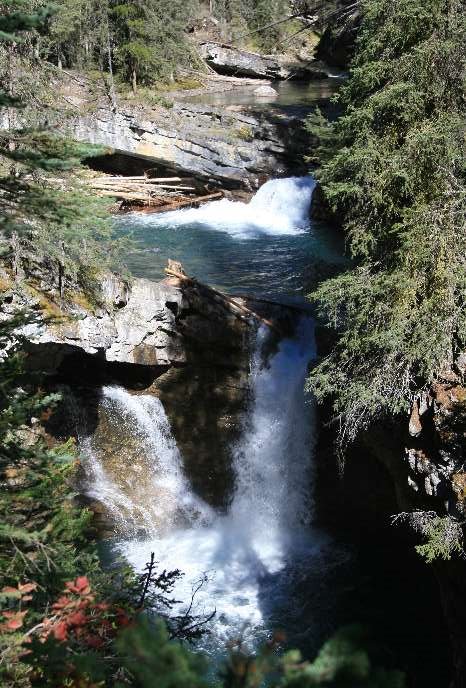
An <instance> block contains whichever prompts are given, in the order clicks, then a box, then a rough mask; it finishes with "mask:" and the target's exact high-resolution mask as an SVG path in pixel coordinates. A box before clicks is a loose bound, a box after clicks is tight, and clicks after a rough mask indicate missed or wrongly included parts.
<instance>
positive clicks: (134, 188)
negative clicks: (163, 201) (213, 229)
mask: <svg viewBox="0 0 466 688" xmlns="http://www.w3.org/2000/svg"><path fill="white" fill-rule="evenodd" d="M91 187H92V188H93V189H97V190H100V189H102V190H104V191H106V190H111V189H115V191H119V190H121V191H124V190H131V191H139V190H141V191H142V190H144V191H148V192H150V193H156V192H157V191H158V189H173V190H175V191H180V190H181V191H195V190H196V189H195V188H194V187H193V186H180V185H170V184H121V185H119V184H118V185H117V184H104V183H103V182H98V183H96V184H91Z"/></svg>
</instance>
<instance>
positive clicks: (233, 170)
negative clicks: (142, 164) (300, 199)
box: [66, 102, 307, 189]
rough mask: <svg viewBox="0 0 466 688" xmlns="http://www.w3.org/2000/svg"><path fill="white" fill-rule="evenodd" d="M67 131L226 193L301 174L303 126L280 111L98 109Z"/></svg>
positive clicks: (189, 106) (177, 105) (176, 107)
mask: <svg viewBox="0 0 466 688" xmlns="http://www.w3.org/2000/svg"><path fill="white" fill-rule="evenodd" d="M66 126H67V132H68V133H69V134H71V135H72V136H73V138H76V139H77V140H79V141H87V142H90V143H96V144H101V145H104V146H108V147H111V148H112V149H114V150H115V151H117V152H120V153H126V154H128V155H131V156H135V157H139V158H141V159H143V160H146V161H150V162H153V163H154V165H157V164H159V165H163V166H166V167H168V168H171V169H173V170H174V171H177V172H178V171H181V172H184V173H186V172H188V173H190V174H193V175H195V176H199V177H201V178H204V179H205V180H206V181H207V180H214V181H216V182H219V183H221V184H222V185H223V186H225V187H226V188H241V187H246V188H249V189H254V188H257V187H258V186H259V184H260V178H261V177H262V178H263V177H264V176H266V175H270V174H274V175H277V174H278V175H279V174H286V173H297V172H300V171H303V170H304V163H303V161H302V156H303V151H304V150H305V149H306V145H307V140H306V133H305V131H304V126H303V121H302V119H301V118H300V117H298V116H293V115H287V114H285V113H283V112H280V111H279V110H273V109H271V110H268V111H267V112H265V111H264V112H261V111H253V110H252V109H250V108H249V109H244V108H236V107H233V106H230V107H225V108H217V107H212V106H203V105H196V104H190V103H182V102H178V103H175V104H174V106H173V108H172V109H171V110H170V111H164V112H160V111H155V110H154V111H153V112H152V113H148V112H147V111H142V110H138V109H136V108H125V109H121V110H119V111H118V112H117V113H114V112H112V110H111V109H110V108H109V107H108V106H107V105H101V106H99V107H97V108H96V109H95V111H94V112H92V114H89V115H84V116H82V115H80V116H77V117H75V118H73V119H71V120H70V122H68V123H67V125H66Z"/></svg>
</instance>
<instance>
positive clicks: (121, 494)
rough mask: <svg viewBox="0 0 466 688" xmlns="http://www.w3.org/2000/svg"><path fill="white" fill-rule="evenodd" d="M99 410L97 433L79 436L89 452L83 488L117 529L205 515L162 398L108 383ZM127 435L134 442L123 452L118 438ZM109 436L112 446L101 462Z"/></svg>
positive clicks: (150, 528) (155, 526)
mask: <svg viewBox="0 0 466 688" xmlns="http://www.w3.org/2000/svg"><path fill="white" fill-rule="evenodd" d="M99 415H100V423H99V428H100V433H99V428H98V429H97V431H96V433H94V435H93V436H92V437H90V436H87V437H84V438H83V439H82V441H81V446H82V447H83V449H84V452H85V454H86V455H87V462H86V473H87V489H86V493H87V495H88V496H89V497H90V498H92V499H96V500H97V501H99V502H101V503H102V504H103V505H104V506H105V507H106V508H107V510H108V511H109V513H110V514H111V515H112V517H113V518H114V519H115V520H116V524H117V526H118V527H119V530H120V531H123V532H126V533H128V532H130V533H131V532H132V531H134V530H135V529H136V530H137V529H141V528H143V529H144V530H145V531H146V532H152V533H157V532H160V530H161V529H163V528H165V527H166V526H167V525H169V526H170V527H173V524H174V523H177V522H191V521H192V520H193V519H195V518H196V519H201V520H204V521H205V520H209V518H210V509H209V507H208V506H207V505H206V504H204V503H203V502H202V500H200V499H199V498H197V497H196V496H195V495H194V494H193V493H192V492H191V490H190V489H189V486H188V483H187V480H186V478H185V477H184V474H183V471H182V461H181V456H180V453H179V450H178V447H177V445H176V442H175V440H174V438H173V435H172V432H171V428H170V423H169V421H168V418H167V415H166V413H165V409H164V408H163V405H162V403H161V401H160V399H158V398H157V397H155V396H151V395H135V394H130V393H129V392H128V391H126V390H125V389H123V388H122V387H113V386H106V387H103V388H102V397H101V402H100V409H99ZM102 426H103V427H104V430H103V431H102ZM108 436H109V437H108ZM128 437H129V438H132V441H133V443H134V444H133V447H131V446H128V444H127V442H125V444H124V445H123V447H125V448H126V453H124V451H125V450H124V449H123V455H122V446H120V445H119V443H118V440H119V439H122V440H123V441H124V440H126V438H128ZM108 439H110V441H111V442H112V443H115V445H116V446H115V447H114V449H113V451H112V452H111V453H110V456H107V461H105V454H106V449H107V454H108ZM112 454H113V455H114V459H113V460H112ZM115 455H116V457H115ZM115 458H116V460H115Z"/></svg>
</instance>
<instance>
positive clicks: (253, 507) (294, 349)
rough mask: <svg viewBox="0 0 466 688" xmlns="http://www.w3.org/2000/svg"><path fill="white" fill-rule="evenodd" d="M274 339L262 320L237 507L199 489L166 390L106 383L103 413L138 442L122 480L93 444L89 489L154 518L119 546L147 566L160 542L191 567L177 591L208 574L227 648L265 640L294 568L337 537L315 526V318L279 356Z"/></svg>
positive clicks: (120, 508) (240, 451)
mask: <svg viewBox="0 0 466 688" xmlns="http://www.w3.org/2000/svg"><path fill="white" fill-rule="evenodd" d="M266 344H267V331H266V329H261V330H259V332H258V334H257V343H256V347H255V352H254V354H253V356H252V362H251V401H250V410H249V412H248V414H247V415H246V417H245V419H244V425H243V429H242V433H241V437H240V439H239V441H238V442H237V444H236V446H234V447H232V451H231V455H232V462H233V464H232V465H233V468H234V474H235V485H234V490H233V496H232V499H231V502H230V504H229V507H228V509H227V511H226V513H216V512H214V511H213V510H211V509H209V507H207V506H206V505H205V504H203V503H202V502H201V500H200V499H199V498H197V497H196V496H195V495H194V494H193V492H192V490H191V489H190V487H189V481H188V479H187V477H186V476H185V475H184V473H183V469H182V460H181V457H180V453H179V451H178V449H177V447H176V443H175V440H174V438H173V436H172V434H171V430H170V426H169V423H168V420H167V417H166V414H165V412H164V410H163V406H162V404H161V402H160V400H159V399H157V398H155V397H152V396H149V395H134V394H130V393H128V392H127V391H125V390H123V389H121V388H116V387H105V388H104V389H103V393H102V400H101V407H102V408H101V410H104V411H105V415H106V416H107V417H109V418H110V420H109V421H108V422H111V423H113V425H112V432H115V431H116V432H117V433H118V432H120V433H123V434H126V433H129V434H131V435H132V437H133V438H134V439H135V440H137V446H138V450H137V451H136V452H134V453H133V454H132V455H131V456H128V453H127V451H125V452H124V454H123V455H122V454H121V452H120V456H119V461H120V468H119V472H117V471H115V469H113V477H111V476H110V475H109V472H108V471H107V469H106V467H105V465H104V463H105V461H104V460H103V453H102V451H100V455H99V449H98V447H97V444H98V442H97V441H96V438H95V437H94V438H92V439H91V440H90V442H89V443H88V450H89V449H90V451H88V462H87V466H88V475H89V482H88V485H89V486H88V494H89V495H91V496H93V497H94V498H95V499H99V500H101V501H103V502H104V503H105V504H108V505H109V507H110V510H112V509H113V511H114V512H116V513H119V515H120V520H121V519H123V521H124V520H125V519H126V521H127V522H128V524H130V522H131V519H136V520H137V518H138V516H140V515H141V514H142V515H143V525H144V527H145V534H144V535H143V536H141V535H140V536H139V537H134V532H133V531H132V530H131V528H130V527H129V525H128V531H127V533H126V534H125V535H123V534H122V535H120V537H119V538H118V542H117V543H116V545H115V548H116V550H117V551H118V552H119V553H121V554H123V555H124V556H125V557H126V558H127V559H128V560H129V562H130V563H131V564H132V565H133V566H134V568H135V569H136V570H141V569H142V568H143V567H144V564H145V562H146V561H147V559H148V557H149V555H150V552H151V551H153V552H155V555H156V559H157V561H159V562H160V566H161V567H162V568H169V569H175V568H178V569H180V570H181V571H183V572H184V574H185V575H184V578H183V579H181V581H179V582H178V583H177V587H176V589H175V591H174V595H175V597H176V598H177V599H179V600H189V599H190V596H191V590H192V584H193V583H194V582H195V581H197V580H199V579H200V578H201V577H202V576H203V574H207V582H206V584H205V585H204V586H203V588H202V589H201V591H200V592H199V594H198V598H197V599H198V604H199V605H200V608H201V609H204V610H205V611H206V612H209V611H211V610H212V609H213V608H215V609H216V610H217V615H216V617H215V621H214V633H213V636H212V638H211V640H210V642H213V643H214V645H215V643H217V646H218V645H220V644H223V643H224V642H225V641H226V640H227V639H231V638H237V637H238V636H239V635H243V637H245V638H246V639H249V640H250V641H251V643H253V644H255V643H257V642H260V641H261V640H263V639H264V638H265V637H266V636H267V633H268V632H269V629H270V623H271V618H273V609H271V604H272V600H275V601H276V602H277V604H278V603H279V601H280V600H283V599H284V597H285V596H286V595H287V594H288V595H289V589H290V588H291V587H293V586H292V584H291V580H292V579H293V577H296V576H297V575H298V576H301V577H303V576H304V575H305V574H304V573H303V572H304V571H305V570H308V569H309V567H310V564H309V560H310V558H311V559H313V560H316V558H318V557H319V555H320V552H321V550H322V548H323V547H324V546H325V542H326V540H325V537H323V536H322V535H321V534H320V533H319V532H317V531H316V530H315V529H314V528H312V526H311V525H310V523H309V521H310V519H311V515H312V508H311V497H312V494H311V493H312V490H311V484H312V470H311V468H312V449H313V427H314V425H313V423H312V419H310V414H311V415H312V412H313V407H312V405H310V404H308V403H307V400H306V398H305V394H304V391H303V385H304V380H305V376H306V372H307V366H308V364H309V361H310V360H311V359H312V357H313V356H314V346H313V334H312V321H311V320H310V319H309V318H303V320H302V322H301V325H300V327H299V331H298V332H297V334H296V337H294V338H292V339H284V340H282V342H281V343H280V345H279V348H278V350H277V351H276V352H275V353H274V354H272V355H270V353H269V355H268V356H267V355H266V354H265V353H264V351H265V350H266V348H267V347H266ZM112 419H113V420H112ZM100 441H102V440H100ZM114 441H115V439H114ZM116 441H117V444H118V435H117V440H116ZM118 450H119V447H118V446H117V447H116V448H115V453H118ZM135 457H138V458H137V460H136V465H135V463H134V462H135ZM107 461H108V458H107ZM111 463H112V459H111V460H110V464H111ZM138 476H139V481H138V483H137V484H136V485H135V484H134V481H135V480H137V479H138ZM128 500H129V502H128ZM109 503H110V504H109ZM120 532H121V523H120ZM299 571H301V573H297V572H299ZM287 590H288V592H287ZM293 604H295V606H296V607H297V608H298V609H297V610H295V612H294V613H299V612H300V609H301V607H302V604H301V603H300V602H299V601H296V602H295V603H293V602H290V604H289V605H288V607H289V608H290V607H292V606H293ZM288 613H291V612H290V610H289V609H288ZM281 614H283V612H281ZM277 623H278V622H277ZM281 623H283V618H281ZM212 639H213V640H212ZM205 649H209V647H207V648H205Z"/></svg>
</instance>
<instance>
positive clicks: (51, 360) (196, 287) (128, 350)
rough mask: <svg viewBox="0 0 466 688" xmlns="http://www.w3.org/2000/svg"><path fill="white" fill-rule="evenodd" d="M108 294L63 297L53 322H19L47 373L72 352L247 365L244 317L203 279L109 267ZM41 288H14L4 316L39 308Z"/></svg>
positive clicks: (163, 362) (101, 358)
mask: <svg viewBox="0 0 466 688" xmlns="http://www.w3.org/2000/svg"><path fill="white" fill-rule="evenodd" d="M102 294H103V296H104V299H105V302H104V303H103V304H102V306H100V307H98V308H95V309H94V310H92V311H91V310H89V309H86V308H83V307H82V306H80V305H78V304H76V303H71V302H67V303H65V304H63V306H62V312H63V317H60V319H59V320H57V321H56V322H53V321H52V322H51V323H50V322H47V321H46V320H39V321H38V322H36V323H33V324H29V325H27V326H26V327H24V328H23V330H22V334H23V335H24V336H25V337H26V339H27V341H28V348H29V350H30V352H31V353H32V354H34V355H33V356H32V357H31V359H32V363H34V360H36V361H37V365H38V366H39V367H40V368H41V369H45V370H48V371H49V372H50V373H53V372H55V371H56V370H58V369H59V368H60V366H61V365H62V364H63V362H64V361H65V359H67V357H69V356H71V355H74V356H76V355H79V356H81V359H79V360H82V356H87V360H90V359H94V360H95V362H96V363H98V366H99V367H100V368H104V367H105V364H106V363H107V364H129V365H130V366H138V367H139V368H141V367H144V366H146V367H148V368H161V367H170V366H173V365H182V364H196V365H206V364H209V365H212V366H219V367H222V366H227V367H230V368H240V367H242V366H243V365H246V363H245V361H246V359H247V348H248V347H247V345H246V335H247V332H248V330H249V326H250V325H249V323H248V322H247V321H245V320H244V319H241V318H239V317H237V316H236V315H235V314H234V313H232V312H231V311H229V310H228V309H226V308H225V306H224V304H222V302H221V300H219V299H217V300H215V299H214V298H212V296H211V292H210V291H209V290H208V289H207V288H206V287H203V285H201V284H200V283H196V282H193V283H191V282H190V283H189V284H186V283H185V282H180V281H178V280H177V279H166V280H163V281H160V282H152V281H150V280H147V279H134V280H133V281H132V282H131V283H130V284H128V283H126V282H125V281H124V280H121V279H119V278H118V277H116V276H114V275H107V276H106V277H105V278H104V280H103V283H102ZM44 298H45V297H44V296H43V295H42V296H39V298H37V297H35V296H33V295H31V294H30V293H27V292H24V293H20V292H13V291H12V294H11V296H10V297H8V301H7V303H6V304H5V305H4V310H3V317H9V316H10V315H11V314H13V313H14V312H17V311H18V310H19V309H21V308H24V307H25V306H26V307H28V308H33V309H36V310H38V311H40V310H41V309H42V308H43V306H44V303H43V301H44Z"/></svg>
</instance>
